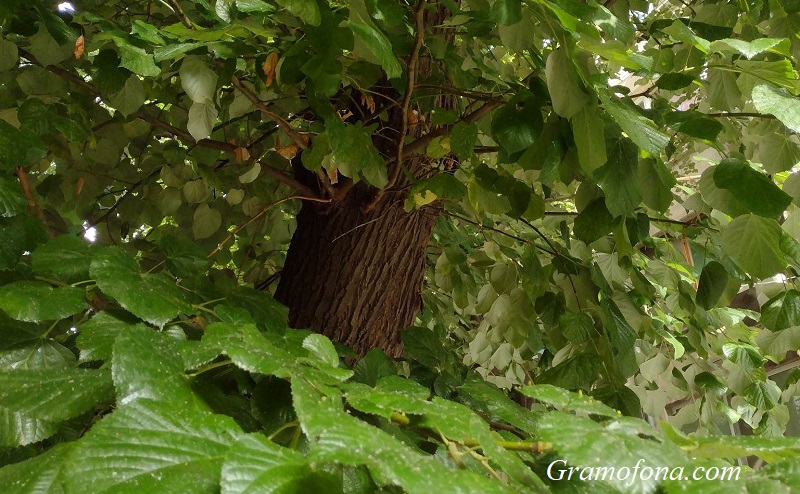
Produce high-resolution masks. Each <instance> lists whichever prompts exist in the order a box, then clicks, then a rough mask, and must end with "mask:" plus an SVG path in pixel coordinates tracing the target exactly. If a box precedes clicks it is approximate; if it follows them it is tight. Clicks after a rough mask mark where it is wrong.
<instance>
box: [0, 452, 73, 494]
mask: <svg viewBox="0 0 800 494" xmlns="http://www.w3.org/2000/svg"><path fill="white" fill-rule="evenodd" d="M72 447H73V444H58V445H56V446H54V447H53V448H51V449H49V450H47V451H45V452H44V453H42V454H41V455H38V456H36V457H34V458H31V459H29V460H25V461H21V462H19V463H14V464H12V465H7V466H5V467H3V468H2V469H0V485H2V486H3V492H4V493H7V494H33V493H37V494H63V493H64V488H63V486H62V485H61V475H62V470H63V468H64V462H65V460H66V457H67V455H68V454H69V452H70V450H71V449H72Z"/></svg>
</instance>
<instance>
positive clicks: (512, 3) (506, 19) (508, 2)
mask: <svg viewBox="0 0 800 494" xmlns="http://www.w3.org/2000/svg"><path fill="white" fill-rule="evenodd" d="M491 12H492V19H494V20H495V21H496V22H497V23H498V24H500V25H501V26H510V25H512V24H516V23H517V22H519V21H521V20H522V2H521V1H520V0H496V1H495V2H494V4H493V5H492V11H491Z"/></svg>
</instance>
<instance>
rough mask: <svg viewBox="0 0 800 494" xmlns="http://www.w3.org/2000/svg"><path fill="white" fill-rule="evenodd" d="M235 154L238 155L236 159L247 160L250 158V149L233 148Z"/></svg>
mask: <svg viewBox="0 0 800 494" xmlns="http://www.w3.org/2000/svg"><path fill="white" fill-rule="evenodd" d="M233 154H234V156H236V161H247V160H249V159H250V151H248V150H247V148H243V147H238V148H236V149H234V150H233Z"/></svg>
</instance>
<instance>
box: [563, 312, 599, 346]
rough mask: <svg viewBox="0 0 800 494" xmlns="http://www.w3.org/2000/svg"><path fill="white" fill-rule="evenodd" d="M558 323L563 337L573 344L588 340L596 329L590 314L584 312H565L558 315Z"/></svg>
mask: <svg viewBox="0 0 800 494" xmlns="http://www.w3.org/2000/svg"><path fill="white" fill-rule="evenodd" d="M558 325H559V326H560V327H561V331H562V332H563V333H564V337H565V338H567V339H568V340H569V341H571V342H572V343H575V344H579V343H583V342H585V341H589V340H590V339H591V338H592V337H593V336H594V335H596V333H597V331H596V330H595V328H594V321H593V320H592V316H590V315H589V314H587V313H585V312H567V313H564V314H562V315H561V316H559V318H558Z"/></svg>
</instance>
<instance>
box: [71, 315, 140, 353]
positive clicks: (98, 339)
mask: <svg viewBox="0 0 800 494" xmlns="http://www.w3.org/2000/svg"><path fill="white" fill-rule="evenodd" d="M136 327H145V326H144V325H142V324H141V323H137V321H136V319H135V318H133V317H132V316H131V315H130V314H128V313H127V312H122V311H118V312H109V311H103V312H100V313H99V314H96V315H95V316H94V317H92V318H91V319H89V320H88V321H86V322H85V323H83V324H81V325H80V327H79V328H78V329H79V331H78V340H77V346H78V348H79V349H80V361H81V362H90V361H92V360H109V359H110V358H111V352H112V348H113V346H114V341H115V340H116V339H117V337H118V336H119V335H121V334H123V333H124V332H126V331H133V330H134V329H135V328H136Z"/></svg>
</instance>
